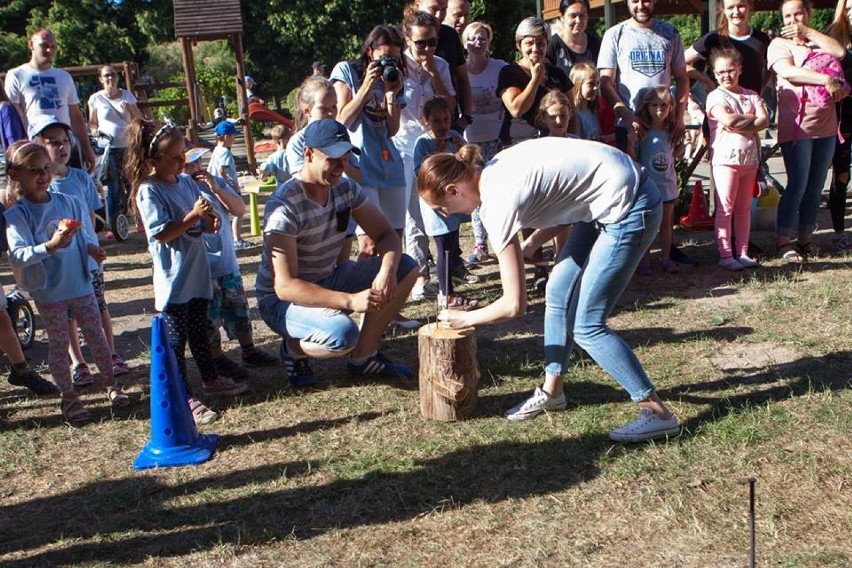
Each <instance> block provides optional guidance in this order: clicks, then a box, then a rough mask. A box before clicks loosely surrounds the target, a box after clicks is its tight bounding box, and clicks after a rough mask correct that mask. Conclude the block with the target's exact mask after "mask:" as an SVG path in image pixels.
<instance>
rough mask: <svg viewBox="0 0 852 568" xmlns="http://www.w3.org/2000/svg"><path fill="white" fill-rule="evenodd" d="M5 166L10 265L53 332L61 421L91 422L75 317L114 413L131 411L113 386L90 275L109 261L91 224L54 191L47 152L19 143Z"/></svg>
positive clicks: (73, 202) (51, 361)
mask: <svg viewBox="0 0 852 568" xmlns="http://www.w3.org/2000/svg"><path fill="white" fill-rule="evenodd" d="M7 164H8V165H7V170H8V176H9V184H10V189H11V192H13V193H14V194H15V195H16V196H17V198H18V200H17V202H16V203H15V205H13V206H12V207H11V208H10V209H8V210H7V211H6V212H5V213H4V216H5V218H6V223H7V228H6V237H7V239H8V241H9V262H10V264H11V265H12V267H13V269H14V270H15V271H16V279H17V280H18V282H19V284H20V285H21V287H22V288H24V289H25V290H27V291H29V293H30V295H31V296H32V298H33V301H34V302H35V304H36V307H37V308H38V311H39V313H40V314H41V318H42V322H43V323H44V327H45V330H46V331H47V338H48V346H49V347H48V361H47V364H48V368H49V369H50V373H51V375H52V376H53V380H54V381H55V382H56V385H57V386H58V387H59V391H60V394H61V397H62V399H61V403H60V409H61V411H62V416H63V417H64V418H65V419H66V420H67V421H69V422H82V421H85V420H89V419H90V418H91V417H92V415H91V412H90V411H89V410H88V409H87V408H86V407H85V406H84V405H83V402H82V401H81V400H80V398H79V397H78V396H77V393H76V392H74V385H73V383H72V382H71V372H70V368H69V357H68V345H69V342H70V341H71V337H70V334H69V328H68V314H69V313H70V314H71V316H72V317H73V318H74V319H76V320H77V322H78V324H79V326H80V330H81V331H82V332H83V337H84V338H85V339H86V343H87V344H88V345H89V348H90V349H91V351H92V354H93V355H94V357H95V362H96V363H97V366H98V369H99V370H100V372H101V378H102V380H103V384H104V386H105V387H106V392H107V398H108V399H109V401H110V402H111V403H112V405H113V407H121V406H127V405H128V404H130V398H129V397H128V396H127V395H126V394H124V393H122V392H121V389H120V388H118V387H116V385H115V379H114V377H113V373H112V359H111V354H112V353H111V352H110V348H109V343H108V342H107V339H106V336H105V335H104V329H103V326H102V324H101V317H100V312H99V310H98V302H97V300H96V298H95V292H94V289H93V288H92V274H91V272H89V270H88V264H87V261H88V258H89V257H92V258H94V259H95V260H96V261H98V262H103V260H104V259H105V258H106V254H105V253H104V250H103V249H102V248H100V247H99V246H98V243H97V241H96V240H95V239H93V238H92V236H91V235H93V234H94V231H93V229H92V228H91V222H92V221H91V217H90V216H89V214H88V213H87V212H86V211H84V210H83V206H82V204H81V203H80V201H79V200H78V199H77V198H75V197H71V196H68V195H64V194H61V193H51V192H49V191H48V188H49V187H50V182H51V179H52V167H51V161H50V156H48V154H47V151H46V150H45V149H44V148H43V147H42V146H39V145H38V144H35V143H33V142H17V143H15V144H13V145H12V147H11V148H9V152H8V154H7ZM85 229H88V230H85ZM74 340H76V337H75V338H74Z"/></svg>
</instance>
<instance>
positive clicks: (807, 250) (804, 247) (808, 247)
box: [796, 241, 819, 258]
mask: <svg viewBox="0 0 852 568" xmlns="http://www.w3.org/2000/svg"><path fill="white" fill-rule="evenodd" d="M796 246H797V247H798V248H799V250H800V251H801V253H802V254H803V255H805V257H806V258H811V257H815V256H819V251H818V250H817V248H816V247H815V246H814V242H813V241H809V242H807V243H802V242H797V243H796Z"/></svg>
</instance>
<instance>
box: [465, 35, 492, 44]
mask: <svg viewBox="0 0 852 568" xmlns="http://www.w3.org/2000/svg"><path fill="white" fill-rule="evenodd" d="M467 43H488V38H487V37H485V36H473V37H470V38H468V40H467Z"/></svg>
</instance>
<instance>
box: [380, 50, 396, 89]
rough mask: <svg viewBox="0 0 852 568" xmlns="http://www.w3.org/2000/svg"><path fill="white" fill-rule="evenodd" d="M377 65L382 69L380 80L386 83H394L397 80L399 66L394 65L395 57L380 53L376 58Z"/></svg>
mask: <svg viewBox="0 0 852 568" xmlns="http://www.w3.org/2000/svg"><path fill="white" fill-rule="evenodd" d="M378 61H379V67H380V68H381V69H382V80H384V81H386V82H388V83H395V82H397V81H398V80H399V68H398V67H397V66H396V59H394V58H393V57H391V56H390V55H382V56H381V57H379V59H378Z"/></svg>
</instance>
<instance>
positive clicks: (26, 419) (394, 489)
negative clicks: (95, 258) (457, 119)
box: [0, 233, 852, 568]
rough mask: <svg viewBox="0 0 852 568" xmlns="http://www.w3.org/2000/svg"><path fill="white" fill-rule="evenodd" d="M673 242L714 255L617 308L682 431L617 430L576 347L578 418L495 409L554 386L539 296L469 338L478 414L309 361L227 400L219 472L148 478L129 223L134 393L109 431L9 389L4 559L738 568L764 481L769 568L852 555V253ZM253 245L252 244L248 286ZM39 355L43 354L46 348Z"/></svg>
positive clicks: (625, 409) (269, 374)
mask: <svg viewBox="0 0 852 568" xmlns="http://www.w3.org/2000/svg"><path fill="white" fill-rule="evenodd" d="M681 237H682V238H683V239H684V242H685V245H686V250H687V252H689V253H690V254H693V255H694V256H696V257H698V259H699V260H700V261H701V265H700V266H699V267H698V268H696V269H684V270H683V271H682V272H681V274H679V275H674V276H669V275H666V274H665V273H663V272H662V270H661V269H660V268H658V265H657V266H655V270H656V272H655V274H654V275H653V276H650V277H646V278H638V277H637V278H634V280H633V282H632V284H631V286H630V288H629V290H628V292H627V293H626V294H625V297H624V298H623V299H622V302H621V303H620V304H619V306H618V308H617V310H616V313H615V314H614V315H613V317H612V319H611V324H612V326H613V327H614V328H615V329H617V330H618V331H619V332H620V333H622V335H623V337H624V338H625V339H626V340H627V341H628V343H630V345H631V346H633V347H634V348H635V350H636V352H637V354H638V356H639V358H640V360H641V361H642V362H643V364H644V365H645V366H646V369H647V371H648V373H649V375H650V376H651V378H652V380H653V381H654V382H655V384H656V386H657V387H658V389H659V391H660V395H661V396H662V397H663V399H664V400H666V401H668V402H670V404H671V406H672V407H673V409H674V411H675V412H676V413H677V415H678V416H679V417H680V418H681V420H682V421H683V424H684V428H683V433H682V435H680V436H679V437H677V438H673V439H671V440H668V441H663V442H658V443H650V444H640V445H635V446H625V445H619V444H614V443H612V442H610V441H609V439H608V437H607V433H608V432H609V430H610V429H612V428H615V427H617V426H620V425H621V424H623V423H624V422H627V421H628V420H632V419H633V417H634V413H635V407H634V405H632V404H631V403H630V402H629V400H628V397H627V396H626V394H625V393H624V391H623V390H622V389H621V388H620V387H619V386H618V384H616V383H615V382H614V381H613V380H612V379H611V378H609V377H608V376H606V375H605V374H604V373H603V372H602V371H601V370H600V369H599V368H598V367H597V366H596V365H595V364H594V363H593V362H592V361H591V360H589V359H588V358H587V357H585V356H583V355H581V354H579V353H578V354H576V357H575V366H574V367H573V368H572V372H571V375H570V378H569V381H568V383H567V385H566V388H567V394H568V397H569V401H570V404H569V408H568V410H567V411H564V412H555V413H551V414H548V415H545V416H541V417H539V418H538V419H536V420H532V421H529V422H524V423H510V422H509V421H507V420H505V419H504V418H502V416H501V415H502V412H503V411H504V410H505V409H507V408H508V407H510V406H512V405H513V404H514V403H516V402H518V401H520V400H522V399H523V398H524V397H525V396H526V395H527V394H529V392H530V391H531V389H532V388H534V387H535V386H537V385H538V384H540V381H541V377H542V370H541V358H542V337H541V333H542V317H543V305H542V298H541V297H533V301H532V302H531V305H530V309H529V313H528V314H527V315H525V316H524V317H522V318H520V319H519V320H516V321H514V322H511V323H509V324H504V325H501V326H495V327H490V328H487V327H483V328H480V329H479V330H478V344H479V360H480V366H481V369H482V379H481V381H480V389H479V394H480V397H481V400H480V402H479V405H478V407H477V410H476V413H475V416H474V419H472V420H470V421H467V422H463V423H451V424H447V423H438V422H429V421H425V420H423V419H422V418H421V417H420V414H419V405H418V393H417V390H416V380H415V381H411V382H410V383H404V384H400V383H397V384H391V383H387V382H367V383H365V382H359V381H355V380H353V379H351V378H350V377H348V375H347V374H346V367H345V363H344V362H343V361H341V360H335V361H328V362H321V363H317V364H316V365H315V370H316V371H317V374H318V375H319V377H320V378H321V387H320V388H317V389H312V390H305V391H297V390H294V389H292V388H290V387H289V386H288V383H287V381H286V378H285V376H284V374H283V369H281V368H276V369H269V370H263V371H259V372H253V378H252V380H251V382H252V386H253V392H252V393H251V394H250V395H248V396H244V397H241V398H239V399H236V400H233V401H225V402H224V403H222V402H220V403H213V406H214V408H216V409H217V410H220V411H223V418H222V419H221V420H220V421H219V422H217V423H215V424H213V425H211V426H208V427H205V428H204V429H203V430H204V431H207V432H216V433H218V434H219V435H220V436H221V438H220V441H219V446H218V451H217V453H216V455H215V457H214V459H213V460H211V461H210V462H208V463H206V464H204V465H201V466H199V467H187V468H178V469H162V470H149V471H144V472H135V471H133V470H132V469H131V467H130V464H131V462H132V460H133V458H134V457H135V455H136V453H137V452H138V451H139V449H140V448H141V447H142V446H143V444H144V443H145V442H146V441H147V439H148V430H149V423H148V416H149V410H148V397H147V392H148V382H147V381H148V377H147V372H148V370H147V369H148V367H147V366H148V362H149V360H150V335H149V331H148V327H149V325H150V323H149V322H150V315H151V311H152V310H153V302H152V300H151V281H150V261H149V258H148V255H147V252H145V251H144V245H143V243H142V241H141V239H140V238H139V237H138V235H134V237H133V238H132V239H131V240H130V241H128V242H126V243H122V244H118V243H111V244H109V245H108V252H109V253H110V256H111V260H110V261H109V263H110V264H109V270H108V273H107V283H108V284H107V285H108V290H109V291H108V299H109V300H110V302H111V306H112V311H113V314H114V316H115V320H116V329H117V332H116V335H117V342H118V345H119V351H120V352H121V353H123V354H126V355H127V356H128V357H129V359H130V361H131V363H132V364H133V365H134V366H135V369H134V371H133V374H132V375H131V376H130V379H129V380H128V381H127V383H128V385H129V387H128V388H129V390H130V391H132V392H136V393H139V394H140V395H141V400H140V401H139V402H138V403H137V404H135V405H134V406H132V407H131V408H130V409H126V410H121V411H117V412H116V413H115V414H112V413H111V412H110V410H109V408H108V406H107V404H106V401H105V398H104V397H103V396H102V395H101V393H100V391H97V392H92V394H89V395H87V396H86V397H85V399H86V401H87V404H89V406H90V407H91V408H92V409H93V410H94V411H95V414H96V416H97V420H95V421H94V422H93V423H90V424H87V425H85V426H83V427H77V428H74V427H70V426H69V425H67V424H65V423H64V422H63V421H62V419H61V416H60V415H59V410H58V404H57V401H55V400H36V399H31V398H27V397H25V396H24V393H23V391H21V390H19V389H15V388H13V387H11V386H9V385H8V384H7V383H6V382H5V381H3V382H2V385H0V566H3V567H11V566H57V565H83V566H102V565H136V564H138V565H143V566H187V565H192V566H252V567H254V566H306V567H307V566H394V567H397V566H441V565H445V566H476V567H491V566H579V567H587V566H604V567H616V566H617V567H628V566H630V567H632V566H637V567H638V566H652V567H653V566H667V567H673V566H677V567H702V568H704V567H726V566H731V567H734V566H736V567H741V566H746V565H747V563H748V548H749V532H748V484H747V481H746V480H747V478H748V477H749V476H754V477H756V478H757V480H758V481H757V558H758V566H779V567H788V568H793V567H800V566H801V567H805V566H807V567H811V566H832V567H846V566H850V565H852V546H850V544H849V540H848V538H849V534H850V533H852V497H850V496H852V491H850V480H852V443H850V432H852V390H850V386H852V284H850V282H852V270H851V269H852V258H850V257H828V256H826V257H823V258H819V259H816V260H814V261H813V262H811V263H809V264H807V265H806V266H804V267H803V268H802V269H801V270H797V269H794V268H789V267H787V266H783V265H782V263H781V262H780V261H778V260H767V261H766V262H765V264H764V267H763V268H761V269H758V270H754V271H748V272H744V273H738V274H733V273H730V272H726V271H724V270H722V269H720V268H718V267H717V266H716V265H715V252H714V251H715V249H714V246H713V245H712V243H711V235H710V234H709V233H697V234H685V235H683V234H682V235H681ZM754 238H755V240H756V242H757V243H758V244H759V245H760V246H763V247H764V248H766V249H767V250H771V245H770V240H771V237H770V236H769V235H768V234H766V233H758V234H755V235H754ZM821 238H827V235H821ZM258 254H259V248H254V249H251V250H248V251H245V252H242V251H241V252H240V256H241V257H242V260H243V262H244V265H243V266H244V270H245V272H244V274H245V277H246V280H247V286H246V288H247V289H249V290H251V289H252V288H253V286H252V283H253V281H254V273H255V272H256V270H257V261H258ZM476 272H477V273H478V274H480V275H481V276H484V277H485V278H484V279H483V280H484V281H483V282H482V283H480V284H478V285H476V286H474V287H471V290H470V291H469V293H470V295H472V296H473V297H476V298H479V299H481V300H486V301H487V300H488V299H493V298H495V297H496V295H497V294H498V293H499V277H498V274H497V267H496V264H487V265H484V266H482V267H481V268H478V269H477V270H476ZM3 281H4V283H5V284H6V285H7V286H8V285H9V282H10V281H9V279H8V278H7V277H4V278H3ZM407 313H408V314H409V315H412V316H414V317H418V318H420V319H422V320H423V321H428V320H430V319H433V318H434V315H435V306H434V303H421V304H419V305H414V306H412V307H411V308H409V309H408V310H407ZM255 328H256V337H257V340H258V344H259V345H260V346H261V347H263V348H264V349H266V350H268V351H270V352H273V351H274V350H275V349H276V348H277V341H276V339H275V338H274V337H273V336H272V335H271V334H270V332H269V331H268V329H267V328H266V326H265V325H264V324H263V323H262V322H260V321H257V322H255ZM228 345H229V348H230V349H231V350H230V353H231V354H232V355H234V356H236V357H238V350H237V349H236V346H235V345H233V344H228ZM386 352H387V353H388V355H390V356H391V357H392V358H394V359H398V360H400V361H406V362H408V363H410V364H412V365H415V366H416V353H417V337H416V334H413V333H401V334H392V335H389V337H388V339H387V342H386ZM28 356H29V357H30V359H31V361H33V362H40V361H44V359H45V356H46V342H45V340H44V338H43V337H42V338H41V341H40V342H39V343H38V344H37V346H36V347H35V348H34V349H33V350H32V351H31V352H30V353H29V355H28ZM189 367H190V370H191V372H193V373H194V368H193V365H192V364H191V363H190V365H189ZM92 369H93V371H94V366H92ZM43 370H44V372H45V373H46V369H44V368H43ZM192 380H193V381H195V382H196V384H197V381H198V378H197V376H195V375H193V376H192Z"/></svg>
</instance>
